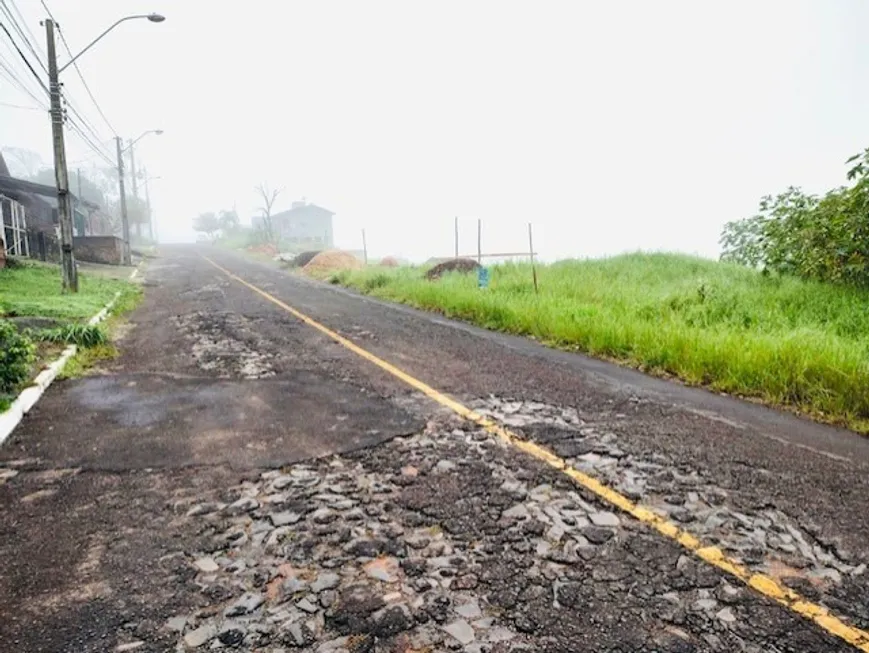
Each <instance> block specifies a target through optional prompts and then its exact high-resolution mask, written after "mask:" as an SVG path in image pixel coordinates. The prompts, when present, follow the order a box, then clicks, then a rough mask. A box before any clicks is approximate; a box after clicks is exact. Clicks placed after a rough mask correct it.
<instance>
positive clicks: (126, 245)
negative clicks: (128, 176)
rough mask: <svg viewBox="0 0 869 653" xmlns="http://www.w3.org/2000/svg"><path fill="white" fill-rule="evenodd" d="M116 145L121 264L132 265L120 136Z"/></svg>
mask: <svg viewBox="0 0 869 653" xmlns="http://www.w3.org/2000/svg"><path fill="white" fill-rule="evenodd" d="M115 145H116V146H117V148H118V189H119V190H120V193H121V229H122V233H123V238H124V248H123V249H124V251H123V254H122V259H121V262H122V263H123V264H124V265H131V258H130V222H129V220H128V218H127V195H126V193H124V150H123V148H121V137H120V136H115Z"/></svg>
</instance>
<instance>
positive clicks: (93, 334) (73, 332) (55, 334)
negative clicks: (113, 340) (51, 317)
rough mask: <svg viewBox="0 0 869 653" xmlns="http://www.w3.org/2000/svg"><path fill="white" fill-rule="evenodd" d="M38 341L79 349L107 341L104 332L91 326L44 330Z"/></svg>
mask: <svg viewBox="0 0 869 653" xmlns="http://www.w3.org/2000/svg"><path fill="white" fill-rule="evenodd" d="M39 339H40V340H44V341H46V342H59V343H64V344H67V345H78V346H79V347H96V346H97V345H103V344H105V343H106V342H107V341H108V337H107V336H106V332H105V331H103V330H102V329H101V328H100V327H98V326H96V325H91V324H65V325H63V326H61V327H57V328H56V329H46V330H44V331H41V332H40V333H39Z"/></svg>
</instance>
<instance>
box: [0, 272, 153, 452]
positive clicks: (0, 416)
mask: <svg viewBox="0 0 869 653" xmlns="http://www.w3.org/2000/svg"><path fill="white" fill-rule="evenodd" d="M138 273H139V268H136V269H135V270H133V271H132V272H131V273H130V280H131V281H132V280H133V279H135V278H136V275H137V274H138ZM120 296H121V292H120V291H118V292H116V293H115V296H114V297H112V298H111V299H110V300H109V302H108V303H107V304H106V305H105V306H103V308H102V310H100V312H99V313H97V314H96V315H94V316H93V317H92V318H91V319H89V320H88V324H89V325H94V324H99V323H100V322H102V321H103V320H105V319H106V317H108V315H109V312H110V311H111V310H112V306H114V305H115V302H116V301H118V297H120ZM76 351H77V348H76V346H75V345H69V346H68V347H67V348H66V349H64V350H63V353H61V355H60V356H59V357H58V358H56V359H55V360H53V361H52V362H51V363H49V365H48V367H47V368H45V369H44V370H42V371H41V372H40V373H39V374H38V375H37V376H36V378H35V379H33V384H32V385H29V386H27V387H26V388H24V390H22V391H21V392H20V393H19V395H18V396H17V397H16V398H15V401H13V402H12V405H11V406H9V408H7V409H6V410H5V411H3V412H2V413H0V445H2V444H3V443H4V442H5V441H6V439H7V438H8V437H9V436H10V435H12V431H14V430H15V427H16V426H18V424H19V423H20V422H21V420H22V419H24V416H25V415H26V414H27V413H28V412H29V411H30V409H31V408H33V406H35V405H36V402H37V401H39V398H40V397H42V395H43V394H44V393H45V391H46V390H47V389H48V386H50V385H51V383H52V381H54V379H55V378H57V375H58V374H60V371H61V370H62V369H63V366H64V365H66V363H67V361H68V360H69V359H70V358H72V357H73V356H75V352H76Z"/></svg>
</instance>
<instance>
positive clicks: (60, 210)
mask: <svg viewBox="0 0 869 653" xmlns="http://www.w3.org/2000/svg"><path fill="white" fill-rule="evenodd" d="M138 18H145V19H147V20H149V21H150V22H152V23H162V22H163V21H164V20H165V17H163V16H161V15H160V14H141V15H134V16H125V17H124V18H121V19H120V20H118V21H116V22H115V23H114V24H112V25H111V26H109V28H108V29H106V30H105V31H104V32H103V33H102V34H100V35H99V36H97V37H96V38H95V39H94V40H93V41H91V42H90V43H88V44H87V45H86V46H85V48H84V49H83V50H82V51H81V52H79V53H78V54H77V55H75V56H74V57H72V58H71V59H70V60H69V61H68V62H66V64H64V65H63V66H62V67H60V68H58V65H57V47H56V45H55V42H54V28H55V23H54V21H53V20H52V19H50V18H46V19H45V20H44V21H43V24H44V25H45V38H46V45H47V47H46V51H47V54H48V94H49V98H50V101H51V110H50V112H49V113H50V115H51V134H52V140H53V142H54V179H55V184H56V185H57V215H58V222H60V252H61V269H62V272H63V289H64V291H68V292H78V273H77V272H76V268H75V256H74V255H73V247H72V234H73V230H72V203H71V202H70V199H69V173H68V171H67V169H66V145H65V143H64V138H63V108H62V107H61V101H60V81H59V80H58V77H59V76H60V73H62V72H63V71H64V70H66V69H67V68H68V67H69V66H70V65H71V64H73V63H74V62H75V61H76V60H77V59H78V58H79V57H80V56H82V55H83V54H84V53H85V52H87V51H88V50H90V49H91V48H92V47H93V46H94V45H95V44H96V43H97V42H98V41H99V40H100V39H102V38H103V37H104V36H105V35H106V34H108V33H109V32H111V31H112V30H113V29H115V28H116V27H117V26H118V25H120V24H121V23H123V22H125V21H128V20H135V19H138Z"/></svg>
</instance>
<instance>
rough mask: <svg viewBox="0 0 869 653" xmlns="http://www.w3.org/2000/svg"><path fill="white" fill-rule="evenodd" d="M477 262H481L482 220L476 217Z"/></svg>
mask: <svg viewBox="0 0 869 653" xmlns="http://www.w3.org/2000/svg"><path fill="white" fill-rule="evenodd" d="M477 263H478V264H479V265H482V264H483V221H482V220H481V219H480V218H477Z"/></svg>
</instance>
